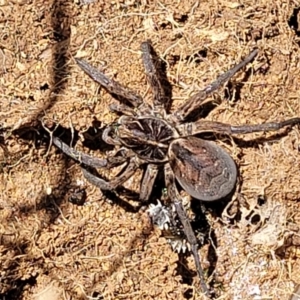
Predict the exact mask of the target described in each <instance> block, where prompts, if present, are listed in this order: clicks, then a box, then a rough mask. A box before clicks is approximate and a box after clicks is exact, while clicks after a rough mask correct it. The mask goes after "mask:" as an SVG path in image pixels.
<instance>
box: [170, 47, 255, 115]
mask: <svg viewBox="0 0 300 300" xmlns="http://www.w3.org/2000/svg"><path fill="white" fill-rule="evenodd" d="M257 53H258V50H257V49H256V50H254V51H252V52H251V53H250V54H249V55H248V56H247V57H246V58H245V59H244V60H243V61H242V62H240V63H239V64H237V65H236V66H234V67H233V68H232V69H230V70H229V71H227V72H226V73H224V74H222V75H220V76H219V77H218V78H217V79H216V80H215V81H214V82H213V83H211V84H210V85H208V86H207V87H205V88H204V89H203V90H202V91H200V92H198V93H197V94H195V95H193V96H192V97H191V98H190V99H188V100H187V102H185V103H184V104H183V105H182V106H180V107H179V108H178V110H177V111H176V112H175V113H174V114H175V116H176V118H177V119H178V121H183V120H184V119H185V118H186V117H187V116H188V115H189V114H190V113H191V112H192V111H193V110H195V109H197V108H198V107H200V106H201V105H202V104H204V103H205V100H206V98H207V97H208V95H209V94H211V93H213V92H215V91H216V90H217V89H218V88H219V87H220V86H221V85H223V84H224V83H225V82H226V81H228V80H229V79H230V78H231V77H233V76H234V75H235V74H236V73H237V72H238V71H239V70H240V69H242V68H243V67H244V66H245V65H247V64H248V63H249V62H250V61H251V60H252V59H253V58H254V57H255V56H256V55H257ZM208 101H210V100H208Z"/></svg>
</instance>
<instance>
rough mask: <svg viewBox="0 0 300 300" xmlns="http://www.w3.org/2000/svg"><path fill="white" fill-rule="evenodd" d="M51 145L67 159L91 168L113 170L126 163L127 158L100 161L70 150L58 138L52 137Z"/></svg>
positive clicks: (118, 157) (110, 158)
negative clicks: (67, 157)
mask: <svg viewBox="0 0 300 300" xmlns="http://www.w3.org/2000/svg"><path fill="white" fill-rule="evenodd" d="M52 142H53V144H54V145H55V146H56V147H57V148H59V149H60V150H61V151H62V152H63V153H64V154H66V155H68V156H69V157H71V158H73V159H74V160H75V161H77V162H79V163H81V164H84V165H86V166H89V167H92V168H108V169H109V168H113V167H117V166H119V165H121V164H123V163H124V162H126V161H128V158H127V157H124V156H115V157H109V158H107V159H100V158H97V157H94V156H91V155H88V154H85V153H82V152H80V151H77V150H75V149H74V148H71V147H70V146H68V145H67V144H66V143H64V142H63V141H62V140H61V139H60V138H58V137H55V136H54V137H53V138H52Z"/></svg>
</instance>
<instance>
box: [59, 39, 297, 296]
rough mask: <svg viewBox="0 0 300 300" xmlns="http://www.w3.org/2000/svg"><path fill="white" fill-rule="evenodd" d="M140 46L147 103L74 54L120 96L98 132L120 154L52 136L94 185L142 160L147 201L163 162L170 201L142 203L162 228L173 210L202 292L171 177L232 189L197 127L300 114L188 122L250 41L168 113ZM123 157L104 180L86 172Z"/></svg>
mask: <svg viewBox="0 0 300 300" xmlns="http://www.w3.org/2000/svg"><path fill="white" fill-rule="evenodd" d="M141 52H142V61H143V65H144V69H145V73H146V78H147V81H148V84H149V85H150V88H151V90H152V93H153V101H152V104H148V103H146V102H145V101H144V100H143V98H142V97H141V96H140V95H139V94H138V93H136V92H134V91H132V90H130V89H128V88H126V87H124V86H122V85H121V84H120V83H118V82H117V81H114V80H112V79H110V78H108V77H107V76H106V75H104V74H103V73H102V72H100V71H99V70H97V69H96V68H94V67H93V66H91V65H90V64H88V63H87V62H85V61H84V60H81V59H76V62H77V64H78V65H79V67H80V68H81V69H82V70H83V71H84V72H85V73H87V74H88V75H89V76H90V77H91V78H92V79H93V80H94V81H96V82H97V83H99V84H100V85H101V86H102V87H104V88H105V89H106V90H107V91H108V92H109V93H110V94H112V95H114V96H115V97H116V98H117V99H118V100H119V103H118V104H111V105H110V110H111V111H112V112H115V113H117V114H119V115H121V116H119V117H118V119H117V120H116V121H115V122H114V123H112V124H109V125H107V127H106V128H105V129H104V131H103V135H102V139H103V140H104V141H105V142H106V143H107V144H111V145H114V146H116V147H117V148H118V149H121V150H120V151H119V152H117V153H119V155H115V156H110V157H107V158H106V159H99V158H97V157H92V156H90V155H87V154H84V153H81V152H79V151H76V150H75V149H73V148H71V147H69V146H68V145H67V144H65V143H64V142H62V141H61V140H60V139H59V138H58V137H53V143H54V144H55V145H56V146H57V147H58V148H59V149H61V150H62V151H63V152H64V153H65V154H67V155H68V156H70V157H72V158H73V159H75V160H76V161H78V162H79V163H80V164H81V166H82V171H83V174H84V176H85V177H86V179H87V180H88V181H89V182H90V183H91V184H93V185H95V186H97V187H99V188H100V189H101V190H115V189H116V188H117V187H118V186H120V185H122V184H123V183H124V182H125V181H127V180H128V179H129V178H131V177H132V176H133V175H134V173H135V172H136V171H137V169H138V168H140V167H141V166H142V165H146V168H145V171H144V174H143V178H142V181H141V185H140V193H139V198H140V201H142V202H146V201H148V199H149V197H150V194H151V192H152V188H153V186H154V181H155V179H156V177H157V174H158V171H159V168H160V166H162V165H163V166H164V174H165V184H166V188H167V189H166V190H167V194H168V197H169V199H170V200H169V201H170V203H165V205H166V206H162V205H161V204H160V203H159V204H158V205H157V206H155V205H152V206H151V207H150V209H149V212H150V216H151V217H152V220H153V222H154V223H155V224H158V225H159V226H160V227H161V228H163V229H164V228H168V226H171V227H172V226H173V230H174V229H175V231H176V226H178V225H176V224H174V219H175V217H174V212H175V213H176V217H177V218H178V219H179V220H180V222H181V226H182V229H183V231H184V233H185V236H186V240H187V242H188V245H189V249H190V250H191V252H192V254H193V256H194V260H195V264H196V269H197V273H198V275H199V277H200V281H201V287H202V290H203V292H204V293H205V294H207V295H209V290H208V288H207V286H206V283H205V280H204V275H203V270H202V268H201V265H200V259H199V254H198V241H197V238H196V236H195V234H194V232H193V229H192V227H191V224H190V221H189V218H188V216H187V213H186V211H185V209H184V207H183V205H182V201H181V198H180V195H179V192H178V189H177V186H176V181H177V182H178V183H179V185H180V186H181V187H182V188H183V189H184V190H185V191H186V192H187V193H188V194H189V195H191V196H192V197H194V198H196V199H199V200H202V201H215V200H218V199H221V198H224V197H225V196H227V195H228V194H230V193H231V192H232V191H233V189H234V187H235V184H236V179H237V167H236V165H235V162H234V161H233V159H232V158H231V157H230V155H229V154H228V153H227V152H226V151H225V150H224V149H223V148H221V147H220V146H218V145H217V144H216V143H214V142H212V141H208V140H203V139H200V138H198V137H195V135H197V134H200V133H203V132H212V133H219V134H226V135H232V134H245V133H252V132H259V131H272V130H279V129H280V128H282V127H284V126H288V125H295V124H297V123H300V118H293V119H289V120H286V121H283V122H274V123H264V124H256V125H241V126H232V125H230V124H224V123H220V122H214V121H207V120H203V119H200V120H197V121H195V122H187V121H188V120H189V117H190V115H191V113H192V112H194V111H195V110H197V109H199V107H200V106H202V105H203V104H204V103H206V102H208V100H207V97H208V96H209V95H210V94H211V93H213V92H215V91H216V90H217V89H218V88H219V87H220V86H222V85H223V84H224V83H226V82H227V81H228V80H229V79H230V78H231V77H232V76H233V75H234V74H235V73H237V72H238V71H239V70H240V69H242V68H243V67H244V66H245V65H246V64H248V63H249V62H250V61H252V60H253V59H254V57H255V56H256V55H257V53H258V50H257V49H256V50H254V51H252V52H251V53H250V54H249V55H248V56H247V57H246V58H245V59H244V60H243V61H242V62H240V63H239V64H237V65H236V66H234V67H233V68H232V69H230V70H229V71H227V72H226V73H224V74H222V75H220V76H219V77H218V78H217V79H216V80H215V81H214V82H213V83H211V84H210V85H208V86H206V87H205V88H204V89H203V90H201V91H199V92H198V93H196V94H195V95H193V96H192V97H190V98H189V99H188V100H187V101H186V102H184V103H183V104H182V105H181V106H180V107H179V108H178V109H177V110H176V111H175V112H174V113H173V114H170V113H169V110H168V106H169V103H170V100H171V99H170V93H168V90H167V88H166V84H165V79H164V78H163V76H162V68H163V64H162V61H161V60H160V59H159V58H158V56H157V54H156V53H155V51H154V49H153V47H152V45H151V42H150V41H146V42H143V43H142V44H141ZM120 153H121V155H120ZM124 163H126V164H127V166H126V168H125V170H124V171H123V172H121V173H120V174H119V175H118V176H117V177H115V178H114V179H112V180H111V181H105V180H103V179H101V178H99V177H98V176H96V175H94V174H93V173H92V172H91V171H92V170H94V169H95V168H106V169H110V168H113V167H117V166H120V165H122V164H124ZM170 207H172V210H171V209H170ZM171 211H173V214H172V215H171ZM179 250H180V249H179Z"/></svg>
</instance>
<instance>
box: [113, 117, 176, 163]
mask: <svg viewBox="0 0 300 300" xmlns="http://www.w3.org/2000/svg"><path fill="white" fill-rule="evenodd" d="M115 133H116V135H117V140H118V141H119V142H120V143H121V144H122V145H123V146H125V147H126V148H130V149H132V150H133V151H134V152H135V153H136V154H137V155H138V156H139V157H140V158H141V159H143V160H145V161H147V162H156V163H162V162H166V161H167V160H168V148H169V145H170V143H171V141H172V140H173V139H174V138H177V137H178V133H177V131H176V130H175V129H174V128H173V127H172V126H171V125H169V124H168V123H167V122H166V121H165V120H163V119H161V118H156V117H152V116H146V117H133V116H122V117H121V118H120V119H119V121H118V129H117V130H116V131H115Z"/></svg>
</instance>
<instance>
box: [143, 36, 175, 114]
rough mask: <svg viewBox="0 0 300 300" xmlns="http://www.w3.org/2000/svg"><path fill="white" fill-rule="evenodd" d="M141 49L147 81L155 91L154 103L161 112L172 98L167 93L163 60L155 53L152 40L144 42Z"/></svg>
mask: <svg viewBox="0 0 300 300" xmlns="http://www.w3.org/2000/svg"><path fill="white" fill-rule="evenodd" d="M141 50H142V60H143V64H144V68H145V73H146V76H147V81H148V83H149V85H150V87H151V89H152V92H153V104H154V107H155V108H157V109H159V110H160V112H161V111H162V110H163V109H164V108H166V107H165V106H167V104H168V101H169V100H170V99H169V97H168V95H167V94H166V87H165V85H164V84H163V81H164V80H163V78H162V77H161V72H162V62H161V61H160V59H159V57H158V56H157V54H156V53H155V51H154V49H153V47H152V45H151V42H150V41H146V42H143V43H142V44H141Z"/></svg>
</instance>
